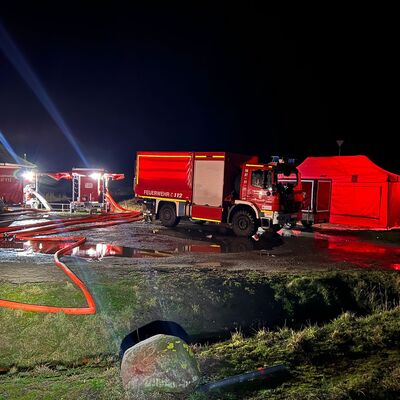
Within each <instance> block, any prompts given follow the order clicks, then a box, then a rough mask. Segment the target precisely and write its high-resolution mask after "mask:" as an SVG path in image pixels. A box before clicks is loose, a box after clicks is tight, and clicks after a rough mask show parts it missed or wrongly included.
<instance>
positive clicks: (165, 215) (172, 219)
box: [158, 204, 180, 228]
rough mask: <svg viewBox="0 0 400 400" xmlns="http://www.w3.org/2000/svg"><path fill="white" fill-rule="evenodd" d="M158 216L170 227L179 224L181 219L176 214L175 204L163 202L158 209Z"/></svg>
mask: <svg viewBox="0 0 400 400" xmlns="http://www.w3.org/2000/svg"><path fill="white" fill-rule="evenodd" d="M158 216H159V219H160V221H161V223H162V224H163V225H164V226H166V227H168V228H172V227H173V226H176V225H178V224H179V221H180V218H179V217H177V216H176V208H175V205H173V204H163V205H162V206H161V208H160V210H159V211H158Z"/></svg>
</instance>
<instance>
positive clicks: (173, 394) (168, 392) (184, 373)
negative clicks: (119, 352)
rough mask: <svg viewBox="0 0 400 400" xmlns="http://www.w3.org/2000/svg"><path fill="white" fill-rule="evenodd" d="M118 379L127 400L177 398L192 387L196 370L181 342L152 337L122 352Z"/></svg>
mask: <svg viewBox="0 0 400 400" xmlns="http://www.w3.org/2000/svg"><path fill="white" fill-rule="evenodd" d="M121 378H122V384H123V386H124V388H125V390H126V391H127V393H128V395H129V398H130V399H135V400H136V399H146V400H147V399H167V398H181V397H182V396H186V395H187V394H189V393H190V392H191V391H192V390H193V389H194V388H195V387H196V385H197V383H198V382H199V380H200V370H199V365H198V363H197V361H196V359H195V357H194V355H193V353H192V351H191V349H190V347H189V346H188V345H187V344H186V343H185V342H184V341H182V340H181V339H179V338H177V337H175V336H168V335H156V336H152V337H151V338H149V339H146V340H144V341H143V342H140V343H138V344H136V345H135V346H133V347H131V348H130V349H128V350H127V351H126V352H125V354H124V356H123V359H122V363H121Z"/></svg>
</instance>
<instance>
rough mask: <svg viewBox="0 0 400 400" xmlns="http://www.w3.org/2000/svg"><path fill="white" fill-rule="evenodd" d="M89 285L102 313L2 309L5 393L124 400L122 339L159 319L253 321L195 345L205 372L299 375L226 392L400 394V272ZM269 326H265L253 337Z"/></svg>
mask: <svg viewBox="0 0 400 400" xmlns="http://www.w3.org/2000/svg"><path fill="white" fill-rule="evenodd" d="M90 288H91V291H92V293H93V294H94V296H95V298H96V301H97V303H98V305H99V309H98V313H97V314H96V315H89V316H73V315H64V314H36V313H25V312H19V311H14V310H7V309H1V308H0V372H3V373H4V374H3V375H0V399H1V400H2V399H41V398H43V399H53V398H60V399H62V398H68V399H81V398H82V399H87V398H96V399H97V398H104V399H113V398H115V399H117V398H121V393H122V392H121V387H120V386H119V379H118V361H117V354H118V349H119V343H120V341H121V339H122V338H123V337H124V336H125V335H126V334H127V333H129V332H130V331H131V329H132V327H138V326H141V325H143V324H145V323H147V322H150V321H152V320H154V319H160V318H162V319H169V320H174V321H177V322H179V323H180V324H181V325H182V326H184V327H185V328H186V329H187V330H188V331H189V333H190V334H193V335H199V334H200V333H202V332H207V333H211V334H212V333H215V332H224V331H225V332H227V331H226V330H225V328H226V327H229V328H230V329H232V330H234V327H235V326H246V324H247V325H248V324H249V322H253V323H254V324H253V327H252V326H248V327H249V330H243V333H244V334H246V335H247V336H248V335H249V334H250V336H249V337H244V335H243V334H242V333H237V334H234V335H233V337H232V339H231V340H229V341H227V342H223V343H218V344H215V345H211V346H208V347H200V348H195V350H196V352H197V354H198V357H199V359H200V361H201V364H202V367H203V372H204V374H205V380H206V381H207V380H214V379H218V378H222V377H225V376H229V375H233V374H236V373H241V372H246V371H250V370H254V369H256V368H258V367H261V366H264V365H273V364H276V363H284V364H286V365H288V366H289V368H290V371H291V373H292V377H291V378H290V379H289V380H286V381H285V382H284V383H283V384H281V385H278V386H276V387H275V388H267V389H265V388H263V389H260V388H258V389H257V390H253V389H254V388H253V389H251V388H249V387H248V388H247V389H246V391H245V392H244V393H239V394H235V392H229V393H226V394H224V395H223V396H225V397H222V395H221V394H219V395H217V397H216V398H226V399H236V398H237V399H239V398H248V399H262V398H285V399H286V398H293V399H294V398H296V399H297V398H300V399H301V398H310V397H311V395H312V396H313V397H314V398H332V399H335V400H336V399H342V398H343V399H344V398H354V399H356V398H365V397H362V396H363V393H364V394H366V395H367V396H369V398H380V397H379V396H381V398H389V399H390V398H395V397H394V396H395V394H397V395H398V393H399V386H398V385H399V384H398V382H399V380H398V378H399V377H400V370H399V367H398V365H400V351H399V348H400V347H399V345H400V338H399V335H400V318H399V317H400V309H399V307H398V305H399V303H400V302H399V295H400V275H399V274H398V273H396V272H390V271H387V272H380V271H377V272H374V271H348V272H343V271H341V272H317V273H310V272H308V273H301V274H299V273H297V274H286V275H283V274H275V275H271V274H263V273H262V272H254V271H253V272H237V273H234V272H229V273H228V272H221V271H213V270H208V271H206V270H194V269H193V270H190V271H186V270H185V271H182V270H179V271H177V270H173V269H171V270H166V269H162V270H159V271H157V270H151V271H142V272H131V273H129V274H127V275H126V276H125V277H124V279H123V280H117V281H112V282H111V283H110V282H109V280H108V279H105V278H102V277H97V280H96V282H94V283H92V284H91V286H90ZM0 297H1V298H7V299H10V300H18V301H26V302H40V303H42V304H55V305H68V306H83V305H84V299H83V296H82V295H81V294H80V293H79V291H78V290H77V289H76V288H75V287H74V286H73V285H71V284H69V283H57V282H56V283H54V282H50V283H37V284H32V283H30V284H18V285H13V284H10V283H4V282H3V283H1V282H0ZM260 323H263V324H264V325H265V326H266V329H262V330H260V331H259V332H258V333H257V334H256V335H254V332H255V330H254V329H255V327H257V326H259V324H260ZM252 332H253V333H252ZM246 335H245V336H246ZM66 388H68V389H66ZM383 394H384V395H385V396H386V397H382V396H383ZM63 396H64V397H63ZM196 396H197V397H200V398H201V396H200V395H196ZM218 396H220V397H218ZM329 396H331V397H329ZM374 396H375V397H374ZM391 396H392V397H391Z"/></svg>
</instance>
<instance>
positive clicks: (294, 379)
mask: <svg viewBox="0 0 400 400" xmlns="http://www.w3.org/2000/svg"><path fill="white" fill-rule="evenodd" d="M399 349H400V308H399V307H396V308H395V309H393V310H390V311H383V312H380V313H374V314H372V315H370V316H367V317H358V318H357V317H355V316H354V315H353V314H351V313H344V314H342V315H341V316H340V317H338V318H336V319H335V320H333V321H332V322H331V323H329V324H325V325H324V326H321V327H319V326H315V325H312V326H308V327H306V328H304V329H301V330H293V329H290V328H282V329H280V330H278V331H276V332H273V331H268V330H261V331H259V332H258V333H257V335H255V336H254V337H251V338H243V336H242V335H241V334H240V333H237V334H234V335H233V336H232V339H231V340H230V341H227V342H224V343H219V344H216V345H212V346H209V347H205V348H200V349H199V350H198V351H197V353H198V357H199V359H200V361H201V364H202V367H203V371H204V372H206V373H207V377H208V379H210V380H215V379H220V378H223V377H225V376H230V375H235V374H239V373H242V372H246V371H250V370H254V369H256V368H259V367H263V366H270V365H275V364H281V363H282V364H285V365H287V366H288V367H289V370H290V373H291V375H292V376H291V378H290V379H286V380H285V382H284V383H283V384H282V385H279V386H277V387H275V388H267V389H265V388H264V389H262V390H257V391H251V390H250V391H247V392H246V391H245V392H241V393H240V392H239V394H238V393H236V395H235V393H234V392H230V393H225V395H223V394H222V393H218V394H217V397H216V398H218V399H223V398H226V399H236V398H237V399H240V398H244V393H246V397H245V398H248V399H265V398H271V399H273V398H284V399H308V398H311V397H312V398H317V399H319V398H321V399H322V398H328V399H335V400H336V399H348V398H351V399H358V398H371V399H372V398H373V399H395V398H396V399H397V398H398V396H399V395H400V381H399V379H398V378H399V374H400V350H399ZM267 387H268V385H267ZM197 397H200V396H197Z"/></svg>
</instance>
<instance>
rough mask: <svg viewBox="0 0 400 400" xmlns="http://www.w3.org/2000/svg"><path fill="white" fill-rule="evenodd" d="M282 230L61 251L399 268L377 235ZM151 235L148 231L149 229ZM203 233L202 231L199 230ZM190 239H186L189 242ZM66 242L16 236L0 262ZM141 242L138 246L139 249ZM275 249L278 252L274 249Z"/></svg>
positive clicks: (1, 244) (3, 243)
mask: <svg viewBox="0 0 400 400" xmlns="http://www.w3.org/2000/svg"><path fill="white" fill-rule="evenodd" d="M281 233H282V235H273V236H271V235H268V234H266V235H264V236H263V237H262V239H261V240H260V241H259V242H255V241H254V240H252V239H247V238H237V237H233V236H229V235H226V236H223V235H222V236H221V235H218V236H213V237H212V238H210V239H208V240H206V239H203V243H202V242H201V241H199V239H198V238H197V241H194V240H196V238H194V237H191V235H190V234H188V235H187V236H188V240H187V241H186V242H183V241H182V240H176V239H174V238H173V237H169V238H168V240H167V242H164V243H163V246H162V250H157V249H154V242H153V243H152V244H151V245H150V246H149V247H150V248H146V247H147V246H146V244H145V243H142V244H141V247H140V248H139V247H126V246H118V245H115V244H107V243H96V244H94V243H90V242H89V243H85V244H84V245H82V246H80V247H76V248H74V249H72V251H70V252H68V253H67V255H71V256H76V257H81V258H85V259H92V260H101V259H103V258H106V257H123V258H160V257H170V256H176V255H179V254H186V253H194V254H196V253H197V254H200V253H204V254H207V253H208V254H212V253H214V254H218V253H246V252H254V251H259V252H260V254H267V255H271V256H273V257H296V258H300V259H303V260H304V262H307V261H308V260H310V259H311V258H312V259H313V260H315V259H318V258H319V257H320V259H321V262H325V261H327V262H334V263H337V262H343V263H349V264H353V265H357V266H360V267H364V268H389V269H394V270H400V246H399V245H397V244H393V243H388V242H379V241H378V240H370V239H368V240H366V239H365V238H363V237H362V236H361V237H360V236H359V235H355V234H348V235H347V234H338V235H336V234H323V233H318V232H316V233H310V232H304V231H300V230H294V231H283V232H281ZM149 235H150V236H151V233H149ZM203 236H205V235H204V234H203ZM210 236H212V235H210ZM191 241H192V242H191ZM67 245H69V243H63V242H54V241H50V242H48V241H45V240H43V241H18V240H11V241H9V240H0V261H1V258H2V255H5V256H7V257H9V256H12V257H13V256H14V255H15V256H18V257H21V256H24V255H26V256H32V255H34V254H35V253H40V254H54V253H55V252H56V251H58V250H60V249H61V248H64V247H66V246H67ZM142 247H144V248H142ZM278 249H279V251H277V250H278Z"/></svg>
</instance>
